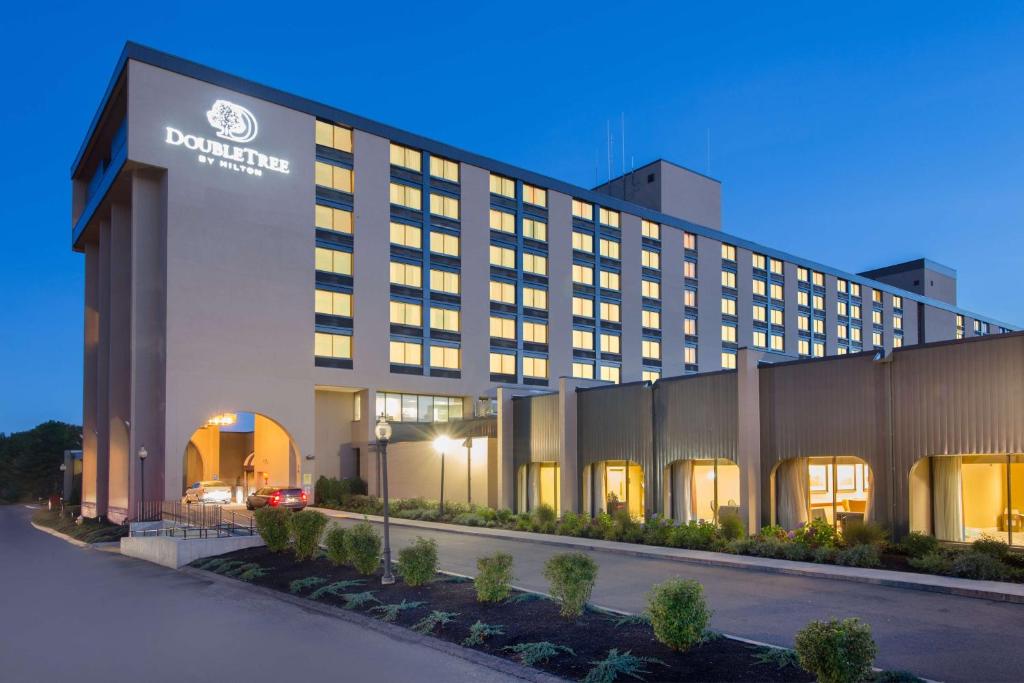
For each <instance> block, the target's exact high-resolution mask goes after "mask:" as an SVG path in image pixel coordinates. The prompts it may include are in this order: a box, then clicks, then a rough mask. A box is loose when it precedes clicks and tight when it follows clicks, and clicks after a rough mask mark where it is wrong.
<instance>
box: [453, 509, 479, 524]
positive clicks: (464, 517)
mask: <svg viewBox="0 0 1024 683" xmlns="http://www.w3.org/2000/svg"><path fill="white" fill-rule="evenodd" d="M452 524H461V525H462V526H487V520H486V519H485V518H484V516H483V515H480V514H477V513H475V512H463V513H461V514H458V515H455V517H453V518H452Z"/></svg>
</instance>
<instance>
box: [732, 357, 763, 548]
mask: <svg viewBox="0 0 1024 683" xmlns="http://www.w3.org/2000/svg"><path fill="white" fill-rule="evenodd" d="M763 356H764V354H763V353H760V352H758V351H752V350H750V349H740V350H739V353H738V354H737V356H736V371H737V372H736V381H737V387H736V388H737V396H738V400H737V406H736V410H737V420H736V464H737V465H739V468H740V518H741V519H743V521H744V522H745V523H746V526H747V531H748V532H749V533H754V532H756V531H757V530H758V529H760V528H761V494H762V487H761V398H760V382H759V374H758V370H757V362H758V361H759V360H760V359H761V358H762V357H763Z"/></svg>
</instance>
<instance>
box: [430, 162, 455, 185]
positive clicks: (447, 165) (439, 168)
mask: <svg viewBox="0 0 1024 683" xmlns="http://www.w3.org/2000/svg"><path fill="white" fill-rule="evenodd" d="M430 175H432V176H434V177H435V178H441V179H443V180H447V181H449V182H452V183H457V182H459V163H458V162H457V161H452V160H450V159H445V158H443V157H435V156H432V157H430Z"/></svg>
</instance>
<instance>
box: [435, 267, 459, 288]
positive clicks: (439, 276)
mask: <svg viewBox="0 0 1024 683" xmlns="http://www.w3.org/2000/svg"><path fill="white" fill-rule="evenodd" d="M430 289H432V290H433V291H435V292H445V293H447V294H458V293H459V274H458V273H453V272H451V271H448V270H437V269H434V268H431V269H430Z"/></svg>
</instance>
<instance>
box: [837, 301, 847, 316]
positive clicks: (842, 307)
mask: <svg viewBox="0 0 1024 683" xmlns="http://www.w3.org/2000/svg"><path fill="white" fill-rule="evenodd" d="M836 313H837V314H838V315H848V314H849V309H848V307H847V304H846V302H845V301H837V302H836Z"/></svg>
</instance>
